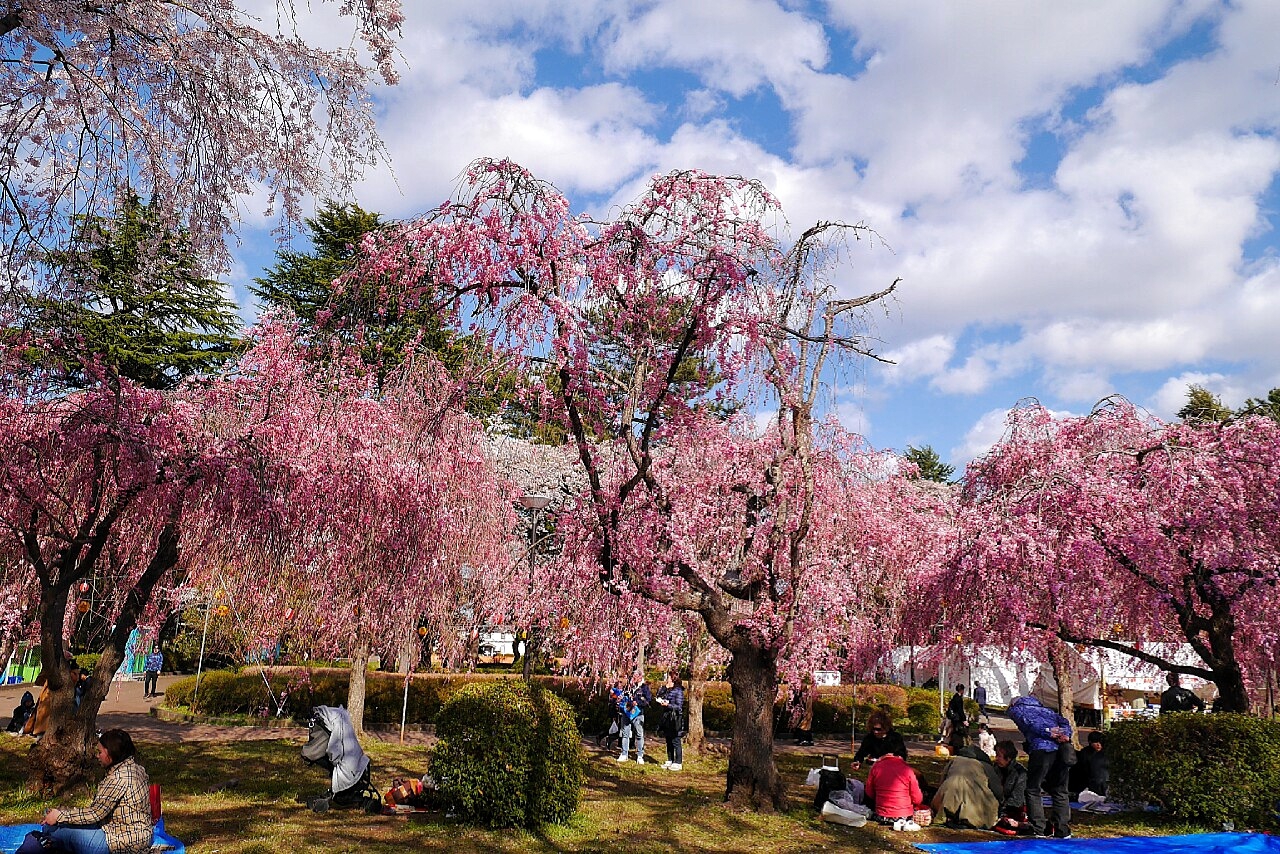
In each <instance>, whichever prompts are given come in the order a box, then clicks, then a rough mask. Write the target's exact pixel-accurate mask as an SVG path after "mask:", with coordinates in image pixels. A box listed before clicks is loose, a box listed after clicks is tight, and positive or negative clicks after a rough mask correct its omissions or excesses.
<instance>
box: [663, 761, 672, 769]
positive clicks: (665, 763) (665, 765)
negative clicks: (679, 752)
mask: <svg viewBox="0 0 1280 854" xmlns="http://www.w3.org/2000/svg"><path fill="white" fill-rule="evenodd" d="M662 767H663V769H664V770H665V769H667V768H670V767H671V760H670V759H668V760H667V761H666V762H663V763H662Z"/></svg>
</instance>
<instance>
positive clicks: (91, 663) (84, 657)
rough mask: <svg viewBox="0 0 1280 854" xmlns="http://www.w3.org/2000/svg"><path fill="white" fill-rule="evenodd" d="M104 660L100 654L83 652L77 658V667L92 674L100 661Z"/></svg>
mask: <svg viewBox="0 0 1280 854" xmlns="http://www.w3.org/2000/svg"><path fill="white" fill-rule="evenodd" d="M100 658H102V653H100V652H82V653H80V654H79V655H77V656H76V667H79V668H80V669H81V670H87V671H89V672H90V673H92V672H93V670H94V668H95V667H97V666H98V659H100Z"/></svg>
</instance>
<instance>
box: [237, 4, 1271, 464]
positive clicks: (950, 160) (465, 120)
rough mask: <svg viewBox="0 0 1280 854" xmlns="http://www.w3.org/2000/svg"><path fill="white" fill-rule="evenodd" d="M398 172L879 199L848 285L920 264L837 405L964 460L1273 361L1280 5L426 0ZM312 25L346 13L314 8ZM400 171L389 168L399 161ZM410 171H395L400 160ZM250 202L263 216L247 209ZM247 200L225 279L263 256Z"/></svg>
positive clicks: (421, 196) (809, 217)
mask: <svg viewBox="0 0 1280 854" xmlns="http://www.w3.org/2000/svg"><path fill="white" fill-rule="evenodd" d="M405 7H406V14H407V18H408V20H407V23H406V26H405V34H404V35H405V37H404V40H403V42H402V50H403V67H404V77H403V82H402V84H401V85H400V86H398V87H395V88H390V89H381V90H378V92H377V98H378V101H379V110H380V117H381V118H380V122H379V126H380V129H381V131H382V134H383V137H384V139H385V140H386V143H387V147H388V151H389V153H390V156H391V164H390V166H391V170H388V169H379V170H376V171H374V172H371V173H369V174H368V175H367V177H366V180H365V181H364V183H363V184H362V185H361V186H359V187H357V188H356V190H355V192H354V198H355V199H356V200H357V201H359V202H360V203H361V204H362V205H364V206H365V207H367V208H370V209H373V210H378V211H380V212H382V213H383V214H385V215H387V216H392V217H405V216H411V215H413V214H415V213H419V212H421V211H423V210H426V209H427V208H430V207H432V206H433V205H435V204H437V203H438V202H440V201H441V200H443V199H444V198H446V197H447V196H448V195H449V194H450V192H451V190H452V188H453V187H454V185H455V183H456V179H457V176H458V175H459V173H460V172H461V171H462V170H463V168H464V167H465V166H466V164H467V163H468V162H469V161H471V160H472V159H474V158H476V157H479V156H495V157H511V158H512V159H514V160H516V161H517V162H520V163H522V164H523V165H525V166H527V167H529V168H530V169H532V170H533V171H534V173H535V174H537V175H539V176H540V177H543V178H545V179H547V180H550V181H552V182H553V183H555V184H557V185H558V186H559V187H560V188H561V189H562V190H564V191H565V192H566V193H568V194H569V196H570V197H571V199H572V200H573V201H574V203H575V206H576V207H578V208H579V209H584V210H588V211H591V212H593V213H595V214H596V215H597V216H604V215H606V214H607V213H608V211H609V209H610V208H611V207H613V206H616V205H619V204H623V203H625V202H626V201H628V200H630V199H631V198H633V197H634V196H635V195H636V193H637V191H638V189H639V188H640V187H641V186H642V185H643V183H644V181H645V180H646V179H647V178H648V177H649V176H651V175H653V174H655V173H661V172H666V171H669V170H671V169H676V168H687V167H698V168H702V169H706V170H709V171H714V172H725V173H737V174H742V175H747V176H752V177H756V178H760V179H761V180H763V181H764V182H765V184H766V185H767V186H769V187H770V189H771V190H773V191H774V193H775V194H776V195H778V196H779V197H780V199H781V201H782V203H783V206H784V208H785V209H786V211H787V214H788V217H789V218H790V221H791V223H792V226H793V228H794V229H796V230H799V229H802V228H803V227H805V226H806V225H808V224H810V223H812V222H813V221H815V220H817V219H820V218H821V219H844V220H848V221H863V222H866V223H867V224H868V225H870V226H872V227H873V228H875V229H876V230H877V231H878V232H879V233H880V234H881V235H882V236H883V238H884V240H885V242H886V243H887V245H888V248H883V247H882V248H877V249H869V250H868V251H866V252H861V251H858V252H854V253H852V261H851V263H850V264H849V265H848V266H847V267H846V268H845V269H844V271H843V272H842V273H841V277H840V279H839V281H840V285H841V288H842V289H843V290H845V291H846V292H847V293H849V294H854V293H863V292H866V291H869V290H873V289H879V288H881V287H883V286H884V285H885V284H886V283H887V282H889V281H892V280H893V279H894V278H895V277H901V278H902V280H903V282H902V285H901V288H900V291H899V294H898V298H897V300H896V302H895V303H894V304H893V305H892V306H891V310H890V312H889V313H888V314H887V315H885V316H882V317H880V318H879V319H878V321H877V322H876V325H875V327H874V328H873V330H872V332H873V333H874V335H876V336H877V337H878V338H879V339H880V340H881V341H882V342H883V343H882V345H881V348H882V350H883V352H885V353H886V354H888V355H890V356H891V357H893V358H894V359H895V361H896V362H897V364H896V365H895V366H879V365H867V366H864V367H863V368H861V369H859V370H858V371H857V372H856V373H855V374H854V375H852V376H850V377H846V378H844V379H843V380H842V381H841V382H839V383H838V384H837V385H834V386H833V389H832V395H831V401H830V405H831V406H832V408H834V410H835V411H836V412H837V413H838V414H839V416H840V417H841V419H842V420H844V421H845V422H846V423H847V424H848V425H849V426H850V427H853V428H855V429H858V430H859V431H861V432H863V433H864V434H865V435H866V436H867V438H868V439H869V440H870V441H871V443H872V444H873V445H875V446H878V447H882V448H896V449H902V448H904V447H905V446H906V445H907V444H917V445H919V444H931V445H933V446H934V448H936V449H937V450H938V451H939V453H940V454H942V456H943V458H944V459H947V460H949V461H951V462H953V463H957V464H963V463H965V462H966V461H967V460H969V459H970V458H972V457H973V456H974V455H976V454H980V453H981V452H982V451H983V450H985V449H986V448H987V447H989V446H990V444H991V443H992V442H993V441H994V440H995V439H997V438H998V437H999V435H1000V433H1001V431H1002V423H1003V415H1004V413H1005V412H1006V411H1007V410H1008V408H1009V407H1010V406H1012V405H1014V404H1015V403H1017V402H1018V401H1019V400H1020V399H1022V398H1027V397H1035V398H1038V399H1039V400H1040V401H1041V402H1043V403H1045V404H1046V405H1048V406H1050V407H1051V408H1053V409H1054V410H1057V411H1060V412H1064V413H1066V412H1073V413H1082V412H1087V411H1088V410H1089V409H1090V407H1091V406H1092V405H1093V404H1094V403H1095V402H1096V401H1097V400H1099V399H1101V398H1103V397H1105V396H1106V395H1109V394H1112V393H1117V392H1119V393H1122V394H1125V395H1126V396H1128V397H1129V398H1130V399H1131V400H1133V401H1135V402H1136V403H1138V404H1139V405H1142V406H1144V407H1147V408H1148V409H1150V410H1151V411H1152V412H1153V413H1155V414H1157V415H1160V416H1163V417H1172V415H1173V414H1174V413H1175V412H1176V411H1177V409H1178V408H1179V407H1180V406H1181V403H1182V400H1183V398H1184V395H1185V389H1186V387H1187V385H1188V384H1189V383H1193V382H1195V383H1201V384H1203V385H1206V386H1207V387H1209V388H1211V389H1212V390H1214V391H1215V392H1217V393H1219V394H1221V395H1222V397H1223V398H1224V399H1225V400H1226V401H1227V402H1228V403H1230V404H1238V403H1240V402H1242V401H1243V399H1244V398H1245V397H1246V396H1258V395H1262V394H1265V392H1266V391H1267V390H1268V389H1270V388H1272V387H1275V386H1280V359H1277V356H1278V355H1280V345H1277V343H1276V341H1277V336H1276V330H1277V329H1280V268H1278V265H1280V260H1278V259H1277V252H1276V248H1277V233H1276V227H1275V226H1276V222H1277V218H1278V217H1280V180H1278V178H1280V139H1277V127H1278V126H1280V50H1277V49H1276V47H1275V39H1274V35H1275V34H1276V33H1277V32H1280V4H1278V3H1274V2H1244V1H1243V0H1242V2H1233V3H1222V2H1210V0H1186V2H1173V0H1126V2H1124V3H1115V2H1106V0H1099V2H1089V0H1076V2H1071V3H1061V2H1034V0H1001V2H995V0H968V2H964V3H941V4H940V3H936V2H926V0H895V2H883V0H877V1H876V2H872V0H830V2H804V0H779V2H771V0H700V2H698V3H692V2H687V0H670V1H669V2H668V0H646V2H628V1H627V0H523V2H509V1H508V0H470V2H466V3H456V2H452V0H432V2H429V3H428V2H425V1H424V0H406V2H405ZM317 11H318V12H319V13H320V14H317V15H314V16H313V17H312V18H311V19H310V20H309V21H307V22H304V24H303V26H304V33H303V34H304V36H305V37H307V38H308V39H309V40H312V41H314V42H320V43H324V42H325V40H326V39H330V38H337V34H338V33H345V32H349V29H347V28H344V27H342V26H341V25H340V24H339V23H337V22H335V21H334V20H333V19H332V18H331V17H328V16H329V15H331V10H329V9H328V8H327V7H321V8H320V9H319V10H317ZM392 170H393V171H392ZM393 172H394V175H393ZM252 207H253V206H252V200H250V203H249V204H248V205H247V211H249V212H250V213H251V212H252ZM270 225H271V224H270V223H267V222H263V221H261V220H257V219H254V218H253V217H252V216H247V218H246V221H245V223H244V226H243V228H242V230H241V235H240V236H241V239H242V241H243V243H242V245H241V246H240V248H239V250H238V251H237V259H238V262H237V265H236V269H235V271H234V274H233V277H232V285H233V287H234V288H235V290H236V294H237V297H238V298H240V299H241V301H242V303H243V304H244V305H245V308H246V313H247V314H249V313H252V311H253V308H252V305H251V300H250V299H249V297H248V295H247V290H246V287H245V286H246V284H247V283H248V282H249V280H251V279H252V277H253V276H255V275H258V274H260V272H261V270H262V269H263V267H264V266H265V265H266V264H268V263H270V261H271V258H272V252H273V244H272V242H271V237H270V234H269V229H270Z"/></svg>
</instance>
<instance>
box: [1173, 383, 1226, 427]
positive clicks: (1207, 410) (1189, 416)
mask: <svg viewBox="0 0 1280 854" xmlns="http://www.w3.org/2000/svg"><path fill="white" fill-rule="evenodd" d="M1233 414H1234V413H1232V411H1231V410H1230V409H1229V408H1228V407H1226V406H1224V405H1223V403H1222V400H1221V398H1219V397H1218V396H1217V395H1216V394H1214V393H1213V392H1211V391H1209V390H1208V389H1207V388H1205V387H1204V386H1202V385H1193V386H1191V387H1189V388H1188V389H1187V403H1186V405H1185V406H1183V407H1182V408H1181V409H1179V410H1178V417H1179V418H1181V419H1182V420H1183V421H1186V422H1187V423H1189V424H1212V423H1215V422H1217V423H1221V422H1223V421H1229V420H1230V419H1231V417H1232V415H1233Z"/></svg>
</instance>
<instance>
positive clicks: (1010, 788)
mask: <svg viewBox="0 0 1280 854" xmlns="http://www.w3.org/2000/svg"><path fill="white" fill-rule="evenodd" d="M992 764H993V765H995V767H996V773H997V775H998V776H999V778H1000V821H999V822H997V824H996V829H997V830H1004V831H1005V832H1017V830H1018V828H1019V827H1021V826H1022V825H1023V824H1024V823H1025V822H1026V820H1027V769H1026V768H1024V767H1022V763H1021V762H1019V761H1018V745H1016V744H1014V743H1013V742H1012V741H1008V740H1006V741H1001V742H998V743H997V744H996V758H995V759H993V760H992Z"/></svg>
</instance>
